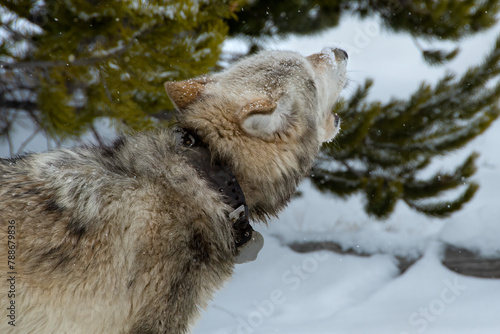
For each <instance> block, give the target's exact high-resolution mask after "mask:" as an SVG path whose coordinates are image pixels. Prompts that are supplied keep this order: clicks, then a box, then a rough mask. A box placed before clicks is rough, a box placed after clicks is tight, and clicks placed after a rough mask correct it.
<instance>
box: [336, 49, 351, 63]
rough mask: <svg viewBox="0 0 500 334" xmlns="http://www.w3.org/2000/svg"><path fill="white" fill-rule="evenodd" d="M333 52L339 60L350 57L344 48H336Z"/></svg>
mask: <svg viewBox="0 0 500 334" xmlns="http://www.w3.org/2000/svg"><path fill="white" fill-rule="evenodd" d="M333 53H335V57H336V58H337V59H339V60H347V58H349V56H348V55H347V52H345V51H344V50H342V49H335V50H333Z"/></svg>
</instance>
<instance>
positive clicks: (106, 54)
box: [0, 21, 155, 70]
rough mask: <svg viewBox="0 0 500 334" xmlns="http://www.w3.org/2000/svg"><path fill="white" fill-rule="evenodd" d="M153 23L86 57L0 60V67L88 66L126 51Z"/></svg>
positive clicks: (148, 30) (146, 32) (9, 68)
mask: <svg viewBox="0 0 500 334" xmlns="http://www.w3.org/2000/svg"><path fill="white" fill-rule="evenodd" d="M154 25H155V21H153V23H152V24H146V25H144V26H143V27H141V29H139V30H138V31H136V32H135V33H134V34H133V35H132V37H131V38H129V40H128V41H127V42H126V43H122V44H121V45H119V46H117V47H115V48H112V49H109V50H106V51H102V52H98V53H97V55H95V56H92V57H88V58H79V59H75V60H73V61H67V60H30V61H21V62H16V63H11V62H2V61H0V68H4V69H7V70H11V69H17V68H35V67H42V68H45V69H47V68H52V67H61V66H68V65H70V64H71V66H88V65H94V64H96V63H100V62H102V61H104V60H107V59H110V58H114V57H118V56H120V55H122V54H124V53H125V52H127V51H128V50H129V49H130V48H131V47H132V46H133V44H134V43H137V40H138V39H140V38H141V37H143V36H144V35H146V34H148V33H149V32H150V31H151V30H152V27H153V26H154Z"/></svg>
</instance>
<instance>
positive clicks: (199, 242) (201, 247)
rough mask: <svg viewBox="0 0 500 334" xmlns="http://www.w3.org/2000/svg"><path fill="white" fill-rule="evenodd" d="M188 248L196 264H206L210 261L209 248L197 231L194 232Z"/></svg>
mask: <svg viewBox="0 0 500 334" xmlns="http://www.w3.org/2000/svg"><path fill="white" fill-rule="evenodd" d="M189 246H190V248H191V250H192V251H193V253H194V255H193V258H194V260H196V263H206V262H208V261H209V260H210V247H209V245H208V243H207V242H206V241H205V239H204V238H203V236H202V234H201V233H200V232H199V231H196V232H194V235H193V237H192V239H191V243H190V245H189Z"/></svg>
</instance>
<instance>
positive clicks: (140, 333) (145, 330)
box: [129, 322, 159, 334]
mask: <svg viewBox="0 0 500 334" xmlns="http://www.w3.org/2000/svg"><path fill="white" fill-rule="evenodd" d="M158 333H159V332H158V330H155V329H153V327H152V326H151V325H149V324H147V323H144V322H142V323H137V324H135V325H134V326H133V327H132V329H131V330H130V332H129V334H158Z"/></svg>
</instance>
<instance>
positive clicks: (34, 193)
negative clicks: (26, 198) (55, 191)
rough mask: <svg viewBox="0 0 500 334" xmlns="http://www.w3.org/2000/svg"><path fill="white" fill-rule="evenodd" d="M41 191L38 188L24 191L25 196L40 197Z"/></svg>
mask: <svg viewBox="0 0 500 334" xmlns="http://www.w3.org/2000/svg"><path fill="white" fill-rule="evenodd" d="M41 193H42V191H41V190H40V189H39V188H31V189H28V190H26V191H25V194H26V195H40V194H41Z"/></svg>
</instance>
